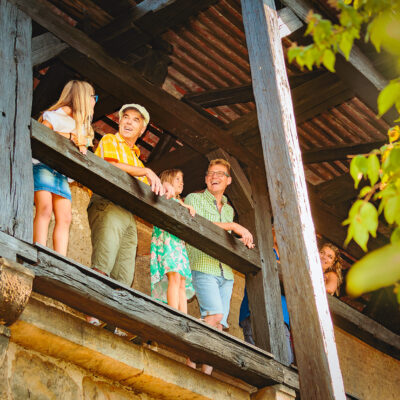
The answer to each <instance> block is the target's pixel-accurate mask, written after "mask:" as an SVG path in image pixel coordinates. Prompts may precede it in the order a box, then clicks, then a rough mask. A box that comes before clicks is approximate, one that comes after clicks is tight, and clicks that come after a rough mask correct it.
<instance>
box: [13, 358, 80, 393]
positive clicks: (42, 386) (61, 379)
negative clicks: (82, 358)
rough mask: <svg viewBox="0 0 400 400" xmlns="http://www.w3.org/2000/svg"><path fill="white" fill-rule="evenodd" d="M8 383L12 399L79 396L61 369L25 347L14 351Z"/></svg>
mask: <svg viewBox="0 0 400 400" xmlns="http://www.w3.org/2000/svg"><path fill="white" fill-rule="evenodd" d="M10 386H11V393H12V398H13V399H14V400H23V399H30V400H54V399H62V400H77V399H80V398H81V396H82V393H81V390H80V388H79V386H78V385H77V384H76V382H75V381H74V380H73V379H72V378H71V377H70V376H69V375H68V374H67V372H66V371H65V369H63V368H60V367H59V366H57V365H56V364H54V363H53V362H50V361H45V360H43V359H41V358H40V357H38V356H36V355H34V354H31V353H28V352H26V351H19V352H18V353H17V354H16V355H15V358H14V362H13V364H12V371H11V377H10Z"/></svg>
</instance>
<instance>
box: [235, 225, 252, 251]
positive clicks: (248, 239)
mask: <svg viewBox="0 0 400 400" xmlns="http://www.w3.org/2000/svg"><path fill="white" fill-rule="evenodd" d="M232 225H233V226H232V230H233V232H235V233H236V234H237V235H239V236H240V237H241V238H240V239H239V240H240V241H241V242H243V243H244V244H245V245H246V246H247V247H248V248H249V249H253V248H254V243H253V235H252V234H251V233H250V231H249V230H247V229H246V228H245V227H244V226H242V225H239V224H237V223H236V222H233V224H232Z"/></svg>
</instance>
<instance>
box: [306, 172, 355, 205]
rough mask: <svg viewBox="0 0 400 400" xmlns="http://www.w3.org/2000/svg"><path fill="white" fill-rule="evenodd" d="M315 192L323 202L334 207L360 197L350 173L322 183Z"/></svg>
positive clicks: (315, 188) (316, 187) (315, 187)
mask: <svg viewBox="0 0 400 400" xmlns="http://www.w3.org/2000/svg"><path fill="white" fill-rule="evenodd" d="M362 183H363V182H362ZM361 187H362V185H361ZM313 190H314V193H316V194H317V196H318V197H319V198H320V199H321V200H322V201H324V202H325V203H327V204H329V205H332V206H334V205H337V204H340V203H347V202H348V201H349V200H353V199H355V198H356V197H357V196H358V190H356V189H354V180H353V178H352V177H351V176H350V174H349V173H347V174H343V175H340V176H337V177H336V178H333V179H331V180H329V181H326V182H322V183H320V184H319V185H316V186H314V188H313Z"/></svg>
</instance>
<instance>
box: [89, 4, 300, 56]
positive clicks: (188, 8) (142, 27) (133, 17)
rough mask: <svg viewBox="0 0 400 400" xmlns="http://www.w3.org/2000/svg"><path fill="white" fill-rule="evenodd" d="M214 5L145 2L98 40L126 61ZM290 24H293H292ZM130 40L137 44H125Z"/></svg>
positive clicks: (108, 29) (96, 37) (109, 27)
mask: <svg viewBox="0 0 400 400" xmlns="http://www.w3.org/2000/svg"><path fill="white" fill-rule="evenodd" d="M215 2H216V0H144V1H142V2H141V3H140V4H138V5H136V6H132V8H131V9H130V10H129V11H127V12H124V13H123V14H122V15H121V16H119V17H117V18H115V19H114V20H113V21H112V22H110V24H109V25H107V26H105V27H104V28H102V29H101V31H100V32H98V33H97V34H96V35H95V39H96V41H100V42H106V43H105V46H106V48H107V49H110V50H111V51H113V53H117V54H118V55H119V56H121V57H124V56H126V55H127V54H128V53H130V52H132V51H134V50H135V49H138V48H139V47H141V46H144V45H146V44H148V43H150V42H151V41H152V39H153V38H155V37H158V36H160V35H161V33H163V32H165V31H166V30H167V29H169V28H172V27H173V26H175V25H177V24H179V23H182V22H184V21H186V20H187V19H188V18H189V17H191V16H192V15H194V14H196V13H198V12H199V11H201V10H203V9H205V8H207V7H209V6H210V5H212V4H214V3H215ZM291 23H294V22H292V20H291ZM128 31H131V32H128ZM135 31H136V35H135V34H134V32H135ZM125 33H127V35H124V34H125ZM129 36H130V37H132V38H134V40H126V39H127V38H129ZM124 39H125V40H124Z"/></svg>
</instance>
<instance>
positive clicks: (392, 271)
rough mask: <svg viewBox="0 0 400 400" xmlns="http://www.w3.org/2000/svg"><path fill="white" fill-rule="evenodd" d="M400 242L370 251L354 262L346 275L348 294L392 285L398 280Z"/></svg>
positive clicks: (355, 295)
mask: <svg viewBox="0 0 400 400" xmlns="http://www.w3.org/2000/svg"><path fill="white" fill-rule="evenodd" d="M399 254H400V244H399V243H394V244H389V245H387V246H384V247H382V248H380V249H378V250H374V251H371V252H370V253H368V254H367V255H366V256H365V257H363V258H362V259H361V260H360V261H358V262H356V263H355V264H354V265H353V266H352V267H351V269H350V271H349V273H348V274H347V277H346V282H347V285H346V289H347V292H348V293H349V295H350V296H354V297H357V296H360V295H361V294H363V293H366V292H370V291H373V290H377V289H379V288H381V287H386V286H390V285H393V284H394V283H396V282H397V281H398V280H400V257H399Z"/></svg>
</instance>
